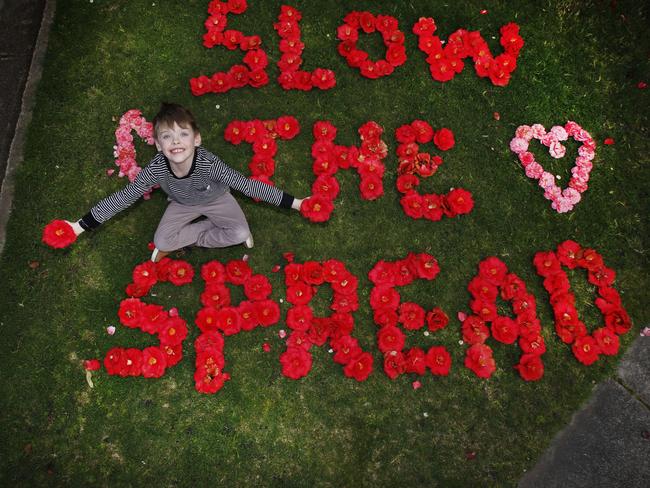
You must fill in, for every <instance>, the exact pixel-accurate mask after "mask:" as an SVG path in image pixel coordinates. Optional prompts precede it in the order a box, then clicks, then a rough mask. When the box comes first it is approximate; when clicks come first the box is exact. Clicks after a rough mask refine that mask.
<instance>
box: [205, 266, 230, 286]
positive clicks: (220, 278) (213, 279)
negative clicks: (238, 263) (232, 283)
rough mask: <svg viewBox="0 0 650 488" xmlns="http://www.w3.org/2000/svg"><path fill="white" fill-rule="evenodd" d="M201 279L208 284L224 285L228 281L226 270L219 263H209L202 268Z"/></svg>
mask: <svg viewBox="0 0 650 488" xmlns="http://www.w3.org/2000/svg"><path fill="white" fill-rule="evenodd" d="M201 277H202V278H203V279H204V280H205V282H206V283H223V282H224V281H225V280H226V268H225V267H224V266H223V264H221V263H220V262H219V261H209V262H207V263H205V264H204V265H203V266H202V267H201Z"/></svg>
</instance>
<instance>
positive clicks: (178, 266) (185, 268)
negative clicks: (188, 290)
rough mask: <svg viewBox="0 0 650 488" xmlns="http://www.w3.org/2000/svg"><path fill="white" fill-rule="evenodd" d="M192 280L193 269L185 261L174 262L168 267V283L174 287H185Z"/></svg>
mask: <svg viewBox="0 0 650 488" xmlns="http://www.w3.org/2000/svg"><path fill="white" fill-rule="evenodd" d="M193 278H194V268H193V267H192V265H191V264H190V263H188V262H187V261H179V260H175V261H172V263H171V264H170V265H169V281H170V282H171V283H172V284H174V285H176V286H181V285H186V284H188V283H191V282H192V279H193Z"/></svg>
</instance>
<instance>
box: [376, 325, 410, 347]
mask: <svg viewBox="0 0 650 488" xmlns="http://www.w3.org/2000/svg"><path fill="white" fill-rule="evenodd" d="M404 341H405V337H404V333H403V332H402V331H401V330H400V329H398V328H397V327H394V326H391V325H386V326H384V327H382V328H381V329H379V332H377V346H378V347H379V350H380V351H381V352H383V353H388V352H390V351H401V350H402V348H403V347H404Z"/></svg>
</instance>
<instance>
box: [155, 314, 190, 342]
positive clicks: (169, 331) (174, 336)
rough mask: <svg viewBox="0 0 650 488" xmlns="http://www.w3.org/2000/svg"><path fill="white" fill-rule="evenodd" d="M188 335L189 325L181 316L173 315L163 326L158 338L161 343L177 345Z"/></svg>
mask: <svg viewBox="0 0 650 488" xmlns="http://www.w3.org/2000/svg"><path fill="white" fill-rule="evenodd" d="M186 337H187V325H186V324H185V321H184V320H183V319H182V318H180V317H171V318H169V319H168V320H167V322H166V323H165V324H164V325H163V326H162V328H161V330H160V332H159V334H158V338H159V339H160V344H161V345H169V346H176V345H179V344H181V343H182V342H183V340H185V338H186Z"/></svg>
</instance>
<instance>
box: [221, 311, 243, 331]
mask: <svg viewBox="0 0 650 488" xmlns="http://www.w3.org/2000/svg"><path fill="white" fill-rule="evenodd" d="M215 316H216V320H217V329H219V330H221V331H223V333H224V334H225V335H227V336H230V335H235V334H237V333H239V331H240V330H241V324H240V323H239V314H238V313H237V309H236V308H234V307H223V308H221V309H219V310H217V313H216V314H215Z"/></svg>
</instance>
